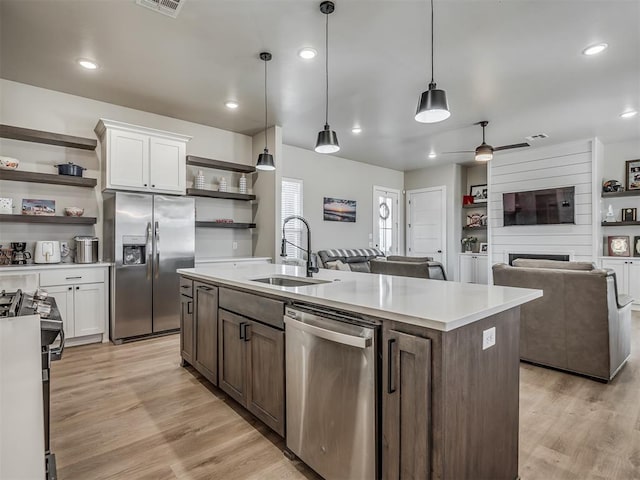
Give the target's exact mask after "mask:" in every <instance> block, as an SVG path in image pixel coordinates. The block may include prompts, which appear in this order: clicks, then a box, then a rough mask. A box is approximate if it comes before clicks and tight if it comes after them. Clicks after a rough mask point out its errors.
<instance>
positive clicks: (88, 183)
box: [0, 170, 97, 188]
mask: <svg viewBox="0 0 640 480" xmlns="http://www.w3.org/2000/svg"><path fill="white" fill-rule="evenodd" d="M0 180H11V181H13V182H30V183H47V184H50V185H66V186H69V187H85V188H93V187H95V186H96V184H97V180H96V179H95V178H85V177H74V176H72V175H57V174H53V173H38V172H25V171H23V170H0Z"/></svg>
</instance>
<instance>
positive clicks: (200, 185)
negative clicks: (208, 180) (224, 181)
mask: <svg viewBox="0 0 640 480" xmlns="http://www.w3.org/2000/svg"><path fill="white" fill-rule="evenodd" d="M193 186H194V187H195V188H197V189H198V190H204V174H203V173H202V170H199V171H198V174H197V175H196V179H195V181H194V183H193Z"/></svg>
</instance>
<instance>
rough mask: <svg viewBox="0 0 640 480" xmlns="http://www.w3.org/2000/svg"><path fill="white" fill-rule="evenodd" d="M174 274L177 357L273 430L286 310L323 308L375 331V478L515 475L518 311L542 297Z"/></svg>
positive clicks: (267, 271) (369, 277)
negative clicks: (178, 322)
mask: <svg viewBox="0 0 640 480" xmlns="http://www.w3.org/2000/svg"><path fill="white" fill-rule="evenodd" d="M178 273H180V274H181V275H182V278H181V302H182V309H181V311H182V324H181V327H182V335H181V340H182V342H181V356H182V359H183V362H185V363H188V364H191V365H193V366H194V367H195V368H196V369H197V370H198V371H199V372H200V373H202V374H203V375H204V376H205V377H206V378H207V379H208V380H210V381H211V382H212V383H213V384H215V385H217V386H219V388H221V389H222V390H224V391H225V392H226V393H228V394H229V395H230V396H231V397H232V398H234V399H235V400H237V401H238V402H239V403H240V404H242V405H243V406H245V407H246V408H247V409H248V410H249V411H250V412H252V413H253V414H254V415H256V417H258V418H259V419H260V420H262V421H263V422H264V423H265V424H267V425H268V426H269V427H271V428H272V429H273V430H275V431H276V432H277V433H279V434H280V435H282V436H285V432H286V429H285V418H286V407H287V406H286V405H285V398H286V397H285V390H286V389H285V385H286V381H285V360H284V359H285V357H284V337H285V335H286V331H285V328H284V325H285V320H284V313H285V306H287V305H295V306H302V307H306V306H308V307H311V308H322V309H331V310H333V311H336V312H338V314H346V315H351V316H355V317H357V318H360V319H362V321H363V322H369V323H372V324H375V325H377V326H378V331H379V334H378V335H379V338H380V341H379V342H377V344H376V345H377V355H378V357H377V358H378V359H379V360H378V363H377V368H376V370H375V373H374V374H373V375H375V382H376V385H377V387H376V388H377V394H376V399H377V401H376V412H377V414H376V418H377V420H376V427H375V429H373V431H375V434H374V435H375V436H376V439H375V440H376V445H377V450H376V452H377V455H376V457H378V460H377V461H376V472H377V475H378V476H379V477H382V478H385V479H393V478H421V479H422V478H433V479H447V478H451V479H456V480H458V479H465V478H469V479H471V478H474V479H475V478H491V479H510V480H512V479H515V478H517V477H518V401H519V393H518V389H519V317H520V310H519V306H520V305H522V304H523V303H526V302H529V301H531V300H534V299H536V298H538V297H540V296H541V295H542V292H541V291H538V290H529V289H518V288H509V287H497V286H486V285H472V284H461V283H456V282H444V281H438V280H424V279H417V278H409V277H395V276H386V275H375V274H366V273H355V272H342V271H334V270H321V271H320V272H319V273H318V274H316V275H315V276H314V279H313V280H312V281H314V282H322V283H310V284H302V285H299V286H278V285H273V284H270V283H265V282H269V281H270V280H269V279H274V278H275V279H280V280H277V281H275V280H271V281H272V282H275V283H284V284H295V283H297V282H295V279H293V280H294V281H292V280H291V279H290V277H300V279H301V280H302V281H304V280H305V279H304V271H303V269H301V268H297V267H291V266H283V265H250V266H241V267H237V268H230V267H203V268H192V269H181V270H178ZM289 313H290V312H289V309H288V310H287V314H289ZM289 363H292V361H291V359H290V360H289ZM288 366H289V365H287V367H288ZM287 371H288V370H287ZM330 408H336V409H338V408H340V406H339V405H336V406H333V407H330ZM329 430H330V429H329ZM323 448H325V447H324V446H323ZM329 448H330V447H329ZM303 460H304V458H303ZM311 466H312V467H313V465H311Z"/></svg>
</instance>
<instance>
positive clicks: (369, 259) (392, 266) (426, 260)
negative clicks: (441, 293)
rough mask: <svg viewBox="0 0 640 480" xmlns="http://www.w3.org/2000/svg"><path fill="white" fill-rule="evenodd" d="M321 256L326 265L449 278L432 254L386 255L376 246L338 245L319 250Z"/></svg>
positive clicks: (438, 278)
mask: <svg viewBox="0 0 640 480" xmlns="http://www.w3.org/2000/svg"><path fill="white" fill-rule="evenodd" d="M317 255H318V258H319V259H320V266H321V267H323V268H329V269H337V270H349V271H352V272H366V273H369V272H370V273H379V274H382V275H398V276H403V277H418V278H431V279H437V280H446V279H447V277H446V274H445V271H444V268H443V266H442V264H441V263H439V262H434V261H433V258H431V257H405V256H400V255H389V256H388V257H385V256H384V252H382V251H381V250H379V249H377V248H353V249H344V248H336V249H331V250H319V251H318V253H317Z"/></svg>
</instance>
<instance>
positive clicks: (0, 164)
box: [0, 157, 20, 170]
mask: <svg viewBox="0 0 640 480" xmlns="http://www.w3.org/2000/svg"><path fill="white" fill-rule="evenodd" d="M18 165H20V160H18V159H17V158H11V157H0V168H1V169H3V170H15V169H16V168H18Z"/></svg>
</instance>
